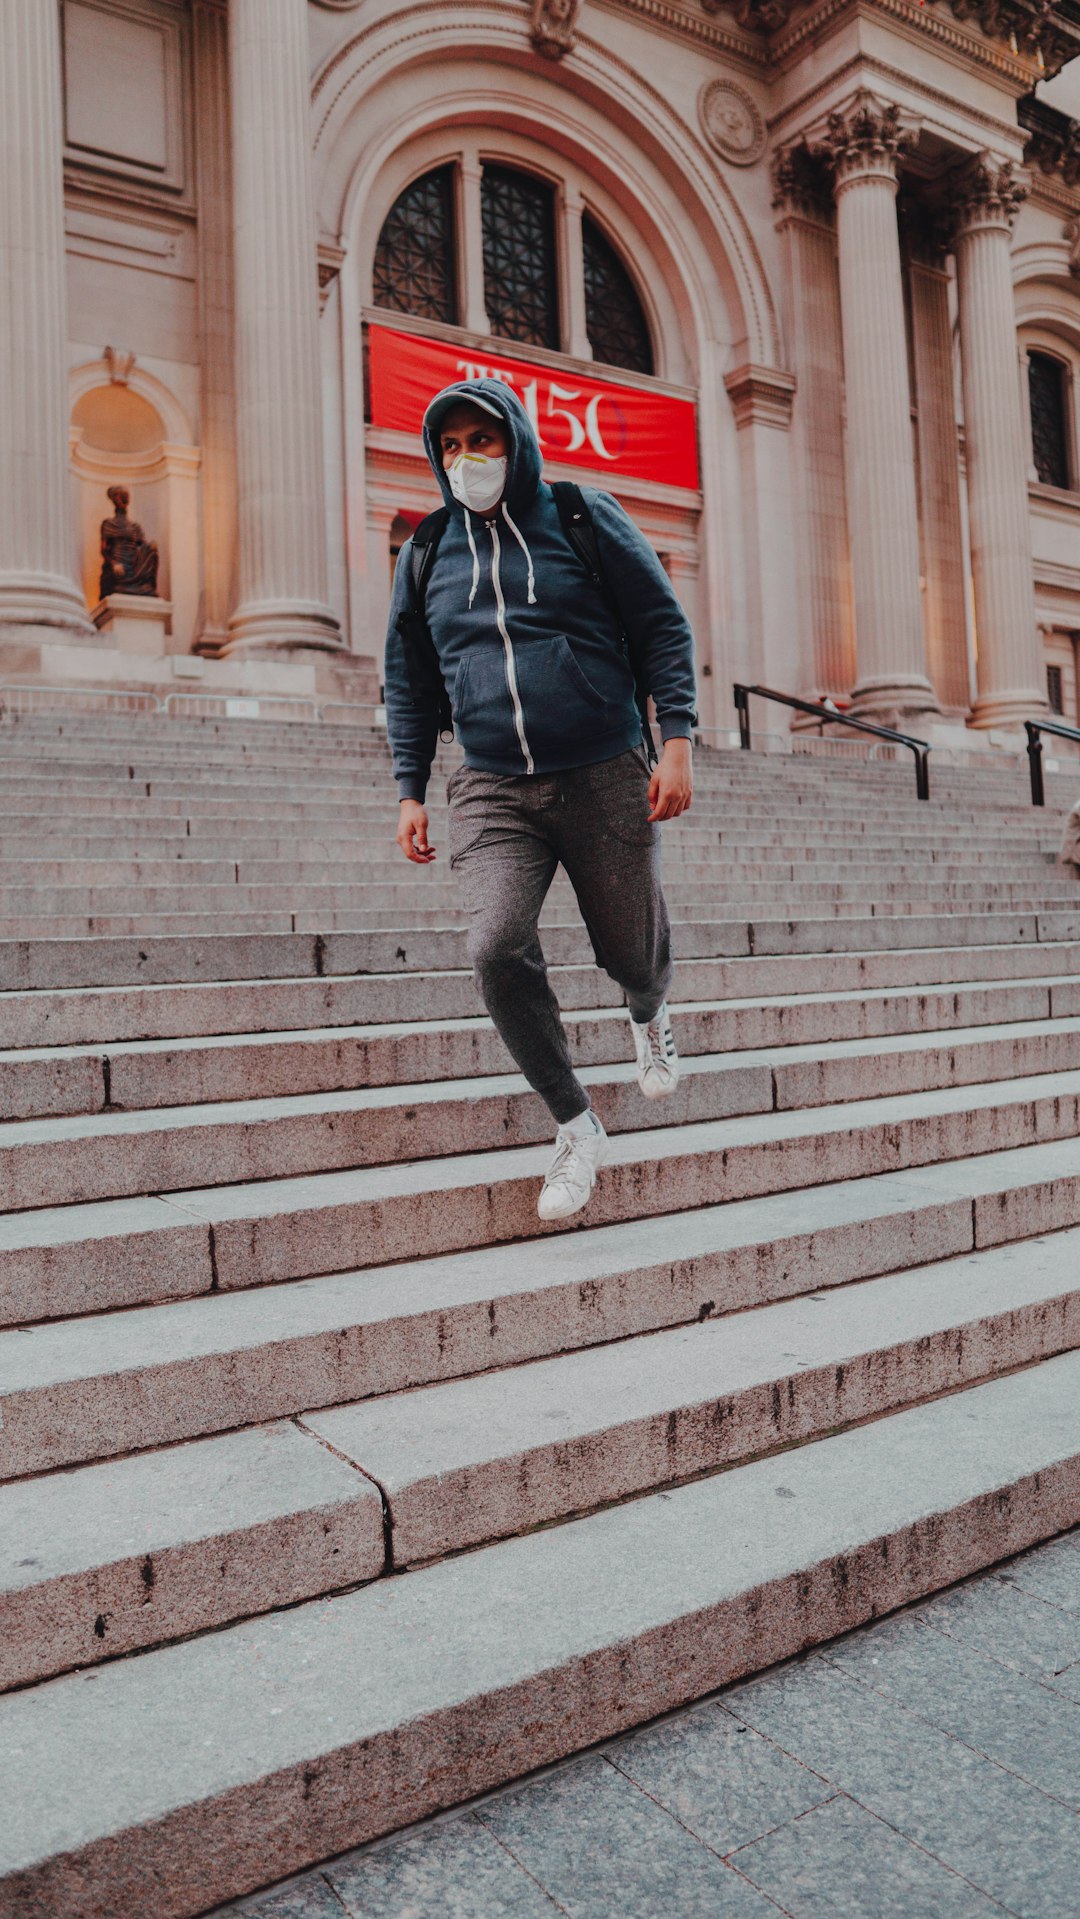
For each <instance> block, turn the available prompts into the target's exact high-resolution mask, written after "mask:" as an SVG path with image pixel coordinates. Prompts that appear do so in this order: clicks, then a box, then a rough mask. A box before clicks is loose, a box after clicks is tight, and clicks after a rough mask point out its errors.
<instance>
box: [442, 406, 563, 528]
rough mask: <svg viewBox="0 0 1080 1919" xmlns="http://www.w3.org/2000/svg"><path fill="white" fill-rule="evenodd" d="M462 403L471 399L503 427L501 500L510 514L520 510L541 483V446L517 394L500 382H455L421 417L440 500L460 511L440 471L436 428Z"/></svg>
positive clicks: (444, 476)
mask: <svg viewBox="0 0 1080 1919" xmlns="http://www.w3.org/2000/svg"><path fill="white" fill-rule="evenodd" d="M462 400H471V401H472V403H473V405H474V406H479V407H481V408H482V409H483V410H484V412H486V413H494V414H496V415H497V416H498V418H499V419H500V420H501V421H502V422H503V424H504V426H505V427H506V435H507V439H508V441H509V446H508V449H507V462H506V491H505V493H504V495H503V497H504V499H505V500H506V502H507V504H508V506H509V507H510V510H511V512H512V513H513V512H517V511H519V510H520V509H521V508H522V507H524V506H527V505H528V504H529V502H530V500H532V499H533V498H534V496H535V494H536V489H537V487H538V486H539V484H540V465H541V460H540V444H539V441H538V440H537V437H536V434H535V432H534V431H533V424H532V421H531V420H530V418H529V416H528V414H527V413H526V411H525V408H524V407H523V405H522V403H521V401H520V400H519V399H518V396H517V394H516V393H515V392H514V390H513V388H512V387H509V386H506V385H504V383H503V382H502V381H501V380H456V381H455V382H454V384H453V386H447V387H444V388H443V390H442V392H441V393H437V394H436V395H435V398H434V399H433V400H432V401H431V403H430V405H429V406H428V409H427V412H426V413H425V414H424V451H425V453H426V454H427V456H428V459H429V460H430V461H431V470H432V472H433V473H434V475H435V478H436V479H437V480H438V482H439V486H440V488H441V489H442V496H443V499H444V500H445V501H446V504H447V506H448V507H449V508H450V511H451V512H452V513H461V512H462V510H463V509H462V507H461V505H460V503H459V501H457V500H455V498H454V496H453V494H452V493H451V491H450V482H449V480H448V479H447V477H446V474H445V473H444V471H443V464H442V451H441V448H440V446H439V427H440V425H441V423H442V421H443V419H444V417H445V416H446V414H447V413H449V411H450V409H451V407H453V406H457V405H459V404H460V402H461V401H462Z"/></svg>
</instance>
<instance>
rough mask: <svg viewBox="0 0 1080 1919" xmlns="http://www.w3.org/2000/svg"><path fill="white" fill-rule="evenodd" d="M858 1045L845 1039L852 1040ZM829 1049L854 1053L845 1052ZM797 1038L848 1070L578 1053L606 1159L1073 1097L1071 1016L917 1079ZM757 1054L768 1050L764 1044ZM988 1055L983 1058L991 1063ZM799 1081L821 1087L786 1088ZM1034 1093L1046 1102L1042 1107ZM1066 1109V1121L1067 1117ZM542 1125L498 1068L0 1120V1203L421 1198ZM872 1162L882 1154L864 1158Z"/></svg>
mask: <svg viewBox="0 0 1080 1919" xmlns="http://www.w3.org/2000/svg"><path fill="white" fill-rule="evenodd" d="M1062 1024H1063V1025H1065V1026H1068V1025H1072V1024H1075V1022H1071V1021H1067V1022H1062ZM992 1032H993V1029H991V1037H990V1038H988V1039H986V1040H985V1041H984V1042H983V1043H982V1048H981V1050H982V1051H983V1052H985V1053H991V1049H992V1048H993V1047H994V1046H996V1045H1000V1042H999V1041H998V1040H996V1039H995V1038H994V1037H993V1036H992ZM903 1037H905V1038H912V1037H916V1038H917V1036H910V1035H905V1036H903ZM860 1047H861V1049H862V1050H861V1052H859V1051H856V1050H855V1049H857V1048H860ZM841 1049H848V1051H850V1052H851V1053H852V1054H853V1057H852V1058H851V1061H850V1064H849V1062H848V1059H847V1056H846V1053H845V1052H843V1051H841ZM793 1050H796V1049H793ZM798 1050H804V1051H806V1052H808V1053H809V1054H810V1055H811V1056H812V1057H816V1056H817V1055H823V1056H825V1064H826V1067H827V1066H828V1063H829V1058H830V1057H831V1051H835V1052H836V1053H837V1054H839V1060H838V1064H839V1066H840V1067H845V1066H846V1067H847V1070H848V1071H850V1072H852V1073H854V1075H855V1079H856V1084H855V1085H854V1086H849V1085H842V1086H840V1087H839V1088H838V1087H837V1086H836V1085H835V1083H834V1084H833V1085H832V1086H828V1085H825V1086H819V1087H817V1088H815V1087H814V1086H813V1084H812V1083H811V1084H810V1085H809V1087H807V1086H806V1085H805V1084H804V1083H801V1082H802V1081H803V1078H804V1075H805V1072H806V1069H805V1068H803V1067H799V1066H797V1065H795V1064H791V1065H789V1066H787V1067H785V1065H784V1064H783V1063H782V1062H781V1063H779V1064H762V1065H759V1064H754V1063H753V1055H751V1054H739V1053H735V1054H733V1055H731V1057H730V1059H728V1057H727V1056H726V1055H723V1054H718V1055H703V1056H701V1057H700V1058H697V1059H691V1060H688V1061H687V1062H686V1063H685V1067H686V1070H684V1072H683V1074H682V1076H681V1079H680V1082H679V1086H678V1088H677V1090H676V1092H675V1093H674V1095H673V1096H672V1098H671V1099H670V1100H665V1101H663V1102H662V1103H660V1104H659V1109H657V1108H656V1107H652V1106H651V1104H649V1103H646V1102H644V1101H643V1100H642V1097H641V1095H640V1093H639V1091H638V1089H637V1085H636V1069H635V1067H634V1066H633V1065H632V1064H630V1063H628V1062H625V1061H624V1062H620V1063H618V1064H615V1065H608V1066H589V1067H583V1068H581V1069H580V1073H579V1077H580V1079H581V1081H582V1084H583V1085H584V1086H585V1087H586V1088H587V1089H588V1090H589V1091H590V1092H591V1093H592V1096H593V1099H594V1102H595V1105H596V1110H597V1114H598V1116H599V1118H600V1119H601V1120H602V1121H603V1122H604V1124H605V1126H606V1127H607V1130H608V1146H607V1148H606V1158H605V1162H604V1163H605V1165H607V1166H609V1167H611V1168H615V1167H625V1166H626V1165H628V1164H629V1163H631V1162H633V1161H635V1160H636V1161H637V1162H638V1163H642V1164H648V1163H649V1162H650V1161H651V1162H653V1163H658V1162H671V1161H673V1160H685V1158H686V1156H687V1154H690V1155H692V1154H693V1152H694V1150H695V1148H697V1149H698V1150H700V1151H701V1152H702V1153H703V1154H706V1155H713V1156H714V1157H715V1156H716V1155H720V1156H721V1158H722V1159H723V1161H724V1163H725V1166H726V1161H727V1158H728V1156H729V1155H730V1156H732V1157H735V1156H741V1157H742V1159H743V1160H744V1161H745V1158H746V1155H747V1152H749V1153H751V1154H754V1153H755V1152H756V1153H758V1154H760V1153H762V1152H764V1153H765V1154H766V1155H769V1154H772V1155H774V1156H775V1154H776V1152H777V1150H778V1142H780V1141H781V1140H782V1139H786V1140H787V1141H788V1142H789V1143H790V1145H791V1147H792V1148H793V1150H794V1151H795V1152H796V1153H797V1152H798V1151H799V1148H800V1147H801V1146H802V1147H805V1142H806V1138H807V1136H808V1135H809V1134H814V1135H816V1138H817V1140H818V1142H819V1150H820V1152H821V1154H822V1157H823V1159H828V1158H829V1156H830V1155H832V1156H833V1157H834V1158H835V1155H836V1152H837V1134H838V1132H839V1133H840V1134H842V1135H844V1136H845V1137H846V1138H850V1140H851V1141H852V1142H853V1143H854V1142H857V1146H856V1151H857V1152H858V1151H865V1152H869V1153H870V1154H871V1156H873V1155H874V1153H875V1152H880V1151H881V1150H882V1149H883V1144H884V1142H883V1141H882V1140H875V1137H874V1136H875V1133H877V1134H881V1133H882V1132H883V1130H885V1129H888V1128H889V1127H890V1126H894V1127H896V1128H897V1129H904V1128H907V1129H908V1131H909V1134H910V1138H911V1141H912V1142H914V1141H915V1140H916V1139H917V1137H918V1133H919V1129H920V1125H921V1126H922V1128H923V1130H924V1131H925V1130H926V1127H927V1125H928V1124H929V1125H930V1126H933V1125H934V1124H935V1123H936V1124H937V1126H938V1130H939V1132H941V1131H942V1130H944V1131H946V1132H948V1133H949V1134H950V1135H951V1133H952V1132H953V1131H958V1133H959V1135H960V1136H961V1137H962V1136H963V1126H964V1121H965V1119H967V1120H968V1121H969V1125H970V1128H971V1129H972V1130H971V1137H972V1138H974V1137H976V1136H978V1129H981V1136H982V1137H983V1138H984V1139H985V1140H986V1142H987V1144H986V1146H985V1148H984V1150H987V1151H989V1150H991V1148H990V1145H989V1140H990V1137H991V1132H992V1130H993V1128H994V1126H995V1123H998V1124H1000V1125H1001V1126H1002V1127H1004V1128H1005V1130H1006V1138H1005V1139H1004V1141H1003V1143H1004V1144H1007V1145H1011V1144H1017V1143H1019V1142H1018V1141H1017V1140H1015V1139H1013V1138H1011V1137H1008V1128H1009V1126H1010V1124H1014V1125H1015V1124H1020V1125H1021V1127H1023V1126H1025V1125H1026V1124H1028V1122H1027V1121H1026V1120H1025V1117H1024V1113H1023V1109H1024V1108H1025V1107H1028V1106H1030V1107H1031V1108H1032V1109H1033V1110H1034V1109H1036V1108H1043V1109H1045V1111H1044V1114H1043V1119H1044V1120H1045V1121H1047V1122H1049V1124H1050V1126H1051V1128H1052V1129H1053V1130H1052V1133H1051V1136H1055V1135H1056V1136H1060V1133H1061V1131H1062V1129H1063V1128H1067V1127H1068V1125H1069V1124H1070V1123H1072V1119H1071V1117H1069V1116H1071V1115H1080V1063H1078V1062H1077V1060H1076V1058H1075V1044H1074V1037H1073V1035H1072V1034H1065V1035H1063V1050H1065V1051H1066V1052H1067V1053H1068V1054H1069V1057H1067V1058H1065V1059H1058V1060H1054V1059H1053V1058H1052V1059H1051V1060H1050V1061H1049V1062H1047V1061H1044V1060H1043V1059H1041V1058H1040V1059H1039V1060H1038V1062H1037V1063H1035V1064H1033V1063H1031V1062H1026V1065H1027V1070H1026V1071H1024V1072H1022V1073H1019V1074H1017V1073H1016V1071H1015V1067H1016V1061H1015V1060H1014V1059H1011V1058H1005V1059H1002V1058H997V1059H995V1058H994V1057H993V1056H992V1053H991V1057H989V1058H982V1059H976V1060H975V1061H974V1062H971V1061H969V1062H968V1064H969V1065H974V1066H981V1067H982V1069H983V1070H982V1071H981V1073H979V1074H978V1075H977V1076H976V1077H972V1078H967V1077H965V1076H964V1074H963V1073H962V1071H959V1070H957V1062H956V1061H955V1058H954V1051H955V1049H954V1048H953V1047H952V1046H951V1045H950V1043H949V1041H948V1039H947V1038H946V1040H945V1041H944V1043H943V1044H942V1045H941V1046H940V1047H938V1048H933V1047H931V1048H928V1049H927V1053H928V1059H929V1062H930V1064H929V1068H928V1071H927V1077H928V1078H929V1079H930V1080H931V1082H932V1083H931V1084H930V1085H928V1086H917V1087H916V1088H914V1089H908V1088H904V1087H902V1086H901V1087H900V1088H899V1089H897V1088H895V1087H892V1088H890V1087H887V1088H886V1090H885V1091H882V1090H880V1087H878V1088H874V1087H865V1086H861V1085H859V1084H858V1080H859V1078H860V1076H861V1075H862V1074H863V1073H865V1072H867V1071H869V1070H871V1069H872V1068H873V1066H874V1063H875V1062H876V1061H877V1060H879V1059H880V1060H883V1061H884V1062H886V1063H887V1062H888V1061H889V1060H890V1058H897V1059H902V1058H903V1055H902V1053H901V1052H900V1051H899V1050H897V1051H896V1052H895V1053H890V1052H888V1051H882V1052H880V1053H879V1052H878V1051H877V1050H876V1043H875V1042H873V1041H870V1042H852V1041H840V1042H838V1043H837V1044H836V1047H835V1048H834V1049H830V1048H829V1047H827V1046H821V1047H810V1048H806V1049H798ZM1037 1050H1041V1045H1040V1047H1039V1048H1038V1049H1037ZM1051 1050H1052V1046H1051ZM773 1057H774V1055H773V1051H770V1052H769V1053H768V1055H767V1058H768V1059H769V1060H772V1059H773ZM987 1068H996V1069H997V1070H996V1073H995V1072H988V1071H987V1070H986V1069H987ZM789 1076H790V1077H789ZM811 1079H812V1076H811ZM935 1080H937V1081H938V1082H940V1083H933V1082H934V1081H935ZM815 1091H817V1092H818V1093H820V1095H821V1097H820V1098H816V1099H815V1098H813V1097H810V1098H804V1097H803V1095H804V1094H806V1093H807V1092H809V1094H811V1095H812V1094H813V1093H814V1092H815ZM1050 1107H1054V1108H1056V1109H1059V1110H1056V1111H1054V1112H1051V1111H1050V1110H1049V1109H1050ZM462 1108H464V1109H465V1111H464V1112H462V1111H461V1109H462ZM1066 1109H1068V1115H1069V1116H1067V1115H1066ZM1038 1123H1039V1124H1040V1125H1041V1124H1042V1123H1043V1121H1039V1122H1038ZM1076 1123H1077V1126H1078V1129H1080V1118H1078V1119H1077V1121H1076ZM720 1129H727V1130H726V1131H723V1130H720ZM988 1129H989V1130H988ZM553 1131H554V1128H553V1125H552V1122H551V1120H550V1118H549V1116H548V1114H547V1112H546V1110H545V1109H544V1107H543V1106H542V1104H541V1103H540V1102H539V1101H537V1100H536V1099H535V1096H534V1095H533V1094H532V1093H531V1092H530V1091H529V1089H528V1087H527V1086H526V1085H525V1083H524V1081H523V1080H522V1079H521V1078H520V1076H519V1075H516V1074H512V1073H508V1074H499V1075H491V1076H486V1077H481V1078H478V1079H473V1080H468V1079H462V1080H448V1081H438V1080H432V1081H416V1082H415V1083H413V1084H412V1085H410V1086H384V1087H376V1088H374V1089H372V1090H370V1091H368V1090H362V1091H359V1092H353V1091H346V1092H331V1093H312V1094H302V1095H295V1096H288V1097H284V1098H280V1099H269V1098H268V1099H253V1100H234V1101H222V1102H212V1101H211V1102H207V1103H206V1104H203V1105H191V1106H183V1107H157V1108H154V1107H150V1108H145V1109H141V1110H138V1111H134V1112H122V1113H114V1112H106V1113H101V1114H93V1113H91V1114H75V1115H72V1116H69V1117H67V1118H63V1119H35V1120H13V1121H11V1122H6V1123H4V1124H3V1125H0V1174H2V1176H3V1178H4V1181H5V1187H6V1191H5V1201H6V1213H5V1214H0V1219H2V1218H4V1217H5V1216H7V1217H11V1216H15V1215H17V1214H18V1213H19V1212H20V1211H30V1212H34V1211H38V1210H40V1209H41V1207H42V1203H43V1201H44V1200H47V1201H48V1202H49V1203H50V1204H51V1205H52V1206H57V1207H59V1206H62V1205H64V1203H65V1202H67V1203H70V1204H94V1203H95V1202H100V1203H103V1204H108V1203H109V1202H110V1201H113V1200H120V1199H137V1198H139V1197H140V1196H142V1195H149V1194H153V1195H156V1196H159V1197H161V1198H166V1197H170V1198H172V1199H173V1200H174V1203H176V1204H177V1205H179V1206H180V1207H181V1208H183V1207H186V1206H188V1205H190V1204H191V1201H192V1197H193V1195H194V1197H195V1199H196V1204H197V1206H198V1205H199V1203H200V1202H205V1200H206V1197H207V1195H210V1194H214V1193H216V1192H220V1191H221V1190H223V1189H224V1190H225V1191H230V1192H231V1191H234V1190H235V1189H236V1188H238V1187H243V1186H251V1187H254V1188H256V1189H257V1188H258V1187H261V1186H267V1185H270V1186H273V1185H275V1184H277V1183H279V1182H288V1181H290V1180H303V1179H315V1178H319V1177H323V1178H325V1179H327V1180H333V1179H334V1178H335V1177H336V1176H338V1175H341V1174H344V1175H346V1176H348V1175H356V1176H358V1177H359V1178H361V1179H362V1178H363V1176H364V1175H365V1174H371V1175H376V1176H377V1175H379V1174H383V1175H385V1176H386V1180H385V1184H384V1188H383V1190H384V1192H385V1194H386V1196H387V1197H388V1198H393V1197H398V1196H399V1195H400V1191H401V1188H400V1184H399V1175H400V1170H401V1168H402V1166H407V1167H408V1169H409V1177H410V1179H411V1180H412V1181H413V1182H414V1183H415V1191H416V1197H417V1198H418V1199H419V1200H420V1202H421V1205H423V1204H424V1203H426V1204H427V1205H428V1206H429V1207H430V1206H431V1205H433V1204H434V1203H435V1195H436V1194H437V1192H438V1191H439V1190H440V1189H441V1190H447V1188H448V1182H447V1179H446V1174H447V1173H448V1172H449V1173H450V1175H451V1180H450V1184H452V1183H453V1175H454V1174H455V1173H459V1172H464V1173H465V1174H466V1177H468V1162H469V1161H472V1162H474V1163H475V1164H474V1169H473V1176H474V1177H475V1176H476V1174H478V1173H479V1171H480V1166H479V1162H480V1161H483V1160H489V1161H491V1160H493V1161H494V1163H493V1164H492V1165H491V1170H490V1175H489V1184H490V1186H491V1188H496V1187H502V1188H503V1190H504V1191H505V1190H507V1189H506V1185H505V1182H506V1180H507V1177H509V1178H510V1179H511V1180H512V1179H514V1178H515V1177H516V1176H517V1172H518V1168H517V1165H516V1161H515V1165H514V1167H513V1168H512V1167H511V1165H510V1162H511V1160H514V1158H515V1155H517V1154H519V1153H522V1154H532V1155H533V1156H534V1159H535V1157H536V1156H537V1155H541V1156H543V1159H544V1161H545V1162H546V1158H547V1156H548V1155H549V1154H550V1151H551V1141H552V1134H553ZM1030 1143H1033V1142H1030ZM953 1147H954V1141H953V1139H952V1138H951V1136H950V1137H949V1138H942V1139H940V1140H939V1152H940V1156H941V1157H942V1158H943V1159H949V1158H952V1157H954V1156H955V1155H954V1151H953ZM897 1150H899V1149H897ZM963 1150H964V1148H963V1147H961V1151H963ZM968 1150H971V1149H970V1148H969V1149H968ZM541 1170H543V1168H542V1169H541ZM871 1170H873V1171H879V1170H884V1168H883V1167H879V1166H877V1165H872V1167H871ZM196 1172H197V1174H198V1175H199V1176H201V1184H200V1185H199V1186H197V1187H196V1188H194V1189H192V1188H190V1187H189V1186H188V1182H189V1181H190V1180H191V1179H192V1177H193V1174H195V1173H196ZM826 1176H827V1177H836V1176H837V1174H835V1173H829V1174H827V1175H826ZM661 1177H663V1175H661ZM601 1179H603V1172H601ZM804 1183H806V1182H804ZM810 1183H811V1184H816V1183H817V1182H816V1181H812V1182H810ZM377 1192H378V1185H377V1184H375V1185H373V1186H372V1190H371V1193H370V1195H369V1197H370V1198H371V1199H373V1200H374V1199H375V1197H376V1193H377ZM663 1210H668V1209H667V1208H666V1207H665V1208H663ZM671 1210H673V1211H681V1210H682V1208H681V1207H679V1206H673V1207H672V1208H671Z"/></svg>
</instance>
